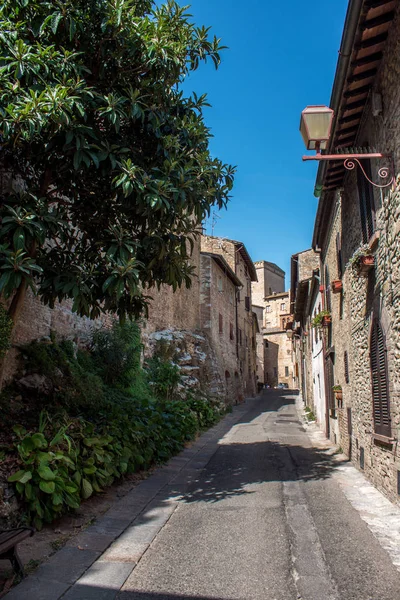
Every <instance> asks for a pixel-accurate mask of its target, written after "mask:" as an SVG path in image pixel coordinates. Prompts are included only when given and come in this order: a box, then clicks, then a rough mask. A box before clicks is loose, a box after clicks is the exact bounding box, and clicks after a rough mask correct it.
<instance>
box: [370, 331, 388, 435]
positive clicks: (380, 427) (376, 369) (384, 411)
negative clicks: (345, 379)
mask: <svg viewBox="0 0 400 600" xmlns="http://www.w3.org/2000/svg"><path fill="white" fill-rule="evenodd" d="M371 378H372V401H373V417H374V428H375V433H378V434H380V435H385V436H387V437H390V435H391V423H390V404H389V386H388V373H387V357H386V344H385V337H384V335H383V331H382V327H381V324H380V322H379V320H378V319H375V320H374V322H373V325H372V332H371Z"/></svg>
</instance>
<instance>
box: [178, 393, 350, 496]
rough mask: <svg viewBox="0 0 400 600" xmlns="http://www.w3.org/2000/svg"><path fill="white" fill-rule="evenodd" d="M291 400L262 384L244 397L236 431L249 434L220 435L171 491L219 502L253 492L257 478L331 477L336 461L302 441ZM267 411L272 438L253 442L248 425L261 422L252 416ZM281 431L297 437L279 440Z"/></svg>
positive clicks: (283, 435)
mask: <svg viewBox="0 0 400 600" xmlns="http://www.w3.org/2000/svg"><path fill="white" fill-rule="evenodd" d="M288 393H290V392H286V394H288ZM294 404H295V399H294V398H293V397H287V396H285V395H284V394H282V392H281V391H278V390H265V391H264V392H263V394H262V396H261V397H260V400H259V401H256V402H254V403H253V405H251V404H250V403H249V412H247V413H246V414H245V416H244V417H243V418H242V419H241V420H240V421H239V422H238V425H240V426H241V429H240V432H243V431H244V430H245V431H246V432H249V434H248V440H247V439H246V435H243V433H240V434H239V435H240V438H241V439H240V441H239V442H235V437H234V436H233V437H231V438H229V439H228V440H227V441H226V442H224V441H223V442H222V443H221V445H220V446H219V448H218V450H217V452H216V453H215V454H214V456H213V457H212V458H211V460H210V462H209V463H208V465H207V466H206V467H205V469H204V470H203V471H201V473H199V475H198V477H197V478H196V480H195V481H194V482H193V483H192V485H190V486H189V487H187V486H186V489H184V491H183V490H182V486H180V485H177V486H176V487H175V488H174V486H170V488H169V489H170V494H171V496H180V497H181V501H183V502H188V503H190V502H219V501H221V500H224V499H225V498H228V497H230V496H240V495H242V494H249V493H253V492H254V491H256V487H255V486H256V485H257V484H264V483H267V482H273V481H275V482H276V481H281V482H283V481H295V480H302V481H305V482H307V481H315V480H325V479H328V478H330V477H331V475H332V472H333V471H334V469H335V468H336V467H337V466H338V463H337V461H335V460H334V459H332V457H331V456H328V455H327V454H326V453H325V451H323V450H318V449H315V448H309V447H307V441H308V439H307V437H306V436H305V435H304V434H305V430H304V428H303V426H302V424H301V423H300V421H299V420H298V416H297V412H296V409H295V407H294ZM288 407H289V409H290V412H289V411H288V410H287V408H288ZM292 407H293V410H292ZM266 412H276V418H275V419H274V420H272V421H271V422H270V429H271V432H270V430H268V437H275V440H269V441H261V442H259V441H257V442H253V441H251V439H252V435H251V434H252V431H254V429H253V427H261V425H260V424H257V419H258V417H260V416H261V415H263V414H265V413H266ZM270 433H271V435H270ZM299 436H300V437H301V440H300V443H299ZM280 437H283V438H285V437H286V438H289V439H290V438H291V437H293V438H294V440H296V441H297V443H295V442H293V443H292V442H285V443H283V442H281V441H279V438H280ZM303 439H304V443H305V445H304V446H303V445H301V443H302V441H303Z"/></svg>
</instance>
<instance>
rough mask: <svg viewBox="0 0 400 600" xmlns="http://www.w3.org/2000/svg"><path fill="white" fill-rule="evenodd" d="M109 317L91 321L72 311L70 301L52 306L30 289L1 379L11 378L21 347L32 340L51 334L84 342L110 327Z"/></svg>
mask: <svg viewBox="0 0 400 600" xmlns="http://www.w3.org/2000/svg"><path fill="white" fill-rule="evenodd" d="M112 320H113V318H112V317H111V316H107V315H104V317H103V318H101V319H96V320H94V321H93V320H91V319H88V318H86V317H78V316H77V315H76V314H75V313H73V312H72V301H65V302H62V303H59V302H57V303H56V305H55V307H54V309H51V308H49V307H48V306H45V305H44V304H43V303H42V302H41V301H40V300H39V299H38V298H36V297H35V296H34V295H33V293H32V292H31V290H30V289H29V290H28V292H27V296H26V299H25V302H24V304H23V307H22V309H21V313H20V316H19V319H18V323H17V325H16V327H15V329H14V332H13V339H12V343H13V347H12V349H11V350H10V351H9V352H8V354H7V357H6V360H5V370H4V375H3V381H4V382H5V383H7V382H8V381H10V380H11V379H12V378H13V377H14V375H15V373H16V371H17V369H18V365H19V361H18V356H19V348H20V347H21V346H24V345H27V344H29V343H31V342H33V341H34V340H40V339H43V338H49V337H50V335H51V334H56V336H57V337H59V338H66V339H71V340H74V341H75V342H77V343H78V344H79V345H85V344H86V343H88V341H89V340H90V339H91V336H92V334H93V331H95V330H96V329H99V328H100V327H103V326H106V327H108V326H110V325H111V323H112Z"/></svg>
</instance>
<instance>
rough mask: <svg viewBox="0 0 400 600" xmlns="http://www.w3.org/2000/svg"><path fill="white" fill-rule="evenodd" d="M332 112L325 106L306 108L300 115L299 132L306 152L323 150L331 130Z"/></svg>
mask: <svg viewBox="0 0 400 600" xmlns="http://www.w3.org/2000/svg"><path fill="white" fill-rule="evenodd" d="M332 121H333V110H332V109H331V108H328V107H327V106H320V105H319V106H307V107H306V108H305V109H304V110H303V112H302V113H301V120H300V132H301V135H302V137H303V140H304V143H305V145H306V148H307V150H316V151H317V153H319V151H320V150H325V149H326V146H327V143H328V141H329V138H330V135H331V129H332Z"/></svg>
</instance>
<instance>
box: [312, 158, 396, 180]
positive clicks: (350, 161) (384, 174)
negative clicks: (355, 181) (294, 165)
mask: <svg viewBox="0 0 400 600" xmlns="http://www.w3.org/2000/svg"><path fill="white" fill-rule="evenodd" d="M365 158H386V159H389V161H390V165H389V166H387V167H381V168H380V169H378V177H379V178H380V179H387V178H388V177H390V181H388V182H387V183H384V184H380V183H375V182H374V181H371V179H370V178H369V177H368V175H367V174H366V172H365V170H364V168H363V166H362V164H361V162H360V160H363V159H365ZM307 160H318V161H343V165H344V167H345V168H346V169H347V170H348V171H352V170H353V169H355V168H356V166H357V165H358V166H359V167H360V169H361V171H362V174H363V175H364V177H365V179H367V181H369V183H370V184H371V185H373V186H375V187H377V188H380V189H384V188H388V187H389V186H393V189H394V187H395V176H394V166H393V156H392V155H391V154H383V153H382V152H371V153H369V154H321V153H320V152H318V151H317V153H316V154H315V155H314V156H303V161H307Z"/></svg>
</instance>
